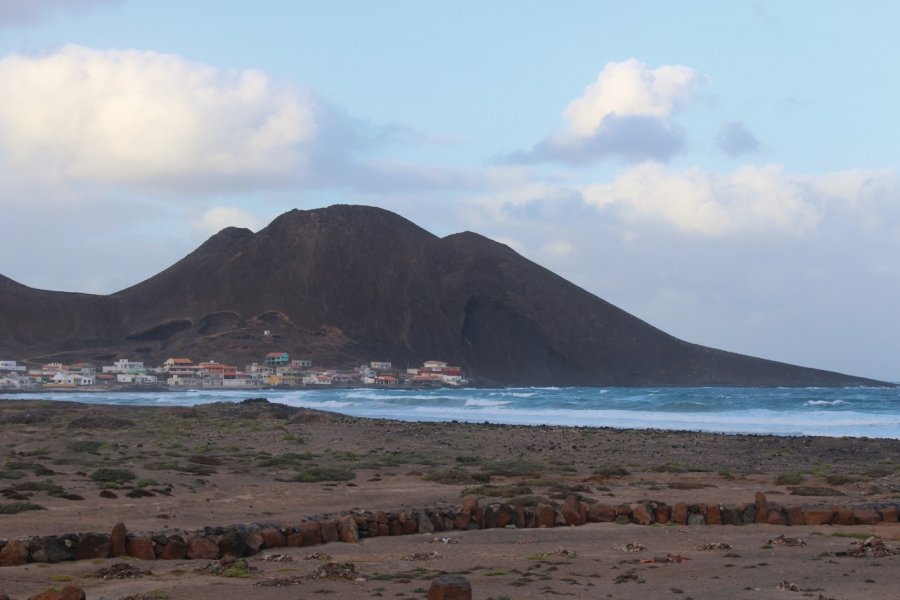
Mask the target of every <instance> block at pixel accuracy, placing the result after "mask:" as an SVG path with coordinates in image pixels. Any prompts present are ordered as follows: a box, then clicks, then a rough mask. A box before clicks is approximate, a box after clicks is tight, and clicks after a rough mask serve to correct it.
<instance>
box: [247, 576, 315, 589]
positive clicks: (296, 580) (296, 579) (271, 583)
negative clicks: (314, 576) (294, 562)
mask: <svg viewBox="0 0 900 600" xmlns="http://www.w3.org/2000/svg"><path fill="white" fill-rule="evenodd" d="M302 583H303V577H302V576H300V575H294V576H293V577H276V578H275V579H265V580H263V581H257V582H256V583H254V584H253V585H256V586H259V587H289V586H292V585H300V584H302Z"/></svg>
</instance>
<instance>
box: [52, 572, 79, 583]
mask: <svg viewBox="0 0 900 600" xmlns="http://www.w3.org/2000/svg"><path fill="white" fill-rule="evenodd" d="M74 579H75V578H74V577H72V576H71V575H63V574H60V573H57V574H54V575H51V576H50V581H58V582H64V581H72V580H74Z"/></svg>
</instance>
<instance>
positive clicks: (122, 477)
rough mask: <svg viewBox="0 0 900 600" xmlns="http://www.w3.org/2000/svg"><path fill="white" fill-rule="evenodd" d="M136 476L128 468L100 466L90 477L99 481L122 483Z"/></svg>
mask: <svg viewBox="0 0 900 600" xmlns="http://www.w3.org/2000/svg"><path fill="white" fill-rule="evenodd" d="M136 478H137V476H136V475H135V474H134V472H132V471H129V470H128V469H112V468H109V467H101V468H99V469H97V470H96V471H94V472H93V473H91V479H92V480H94V481H96V482H100V483H122V482H125V481H132V480H134V479H136Z"/></svg>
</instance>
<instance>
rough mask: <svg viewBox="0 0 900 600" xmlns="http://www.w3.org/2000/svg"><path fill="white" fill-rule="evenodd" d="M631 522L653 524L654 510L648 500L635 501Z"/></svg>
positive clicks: (632, 507)
mask: <svg viewBox="0 0 900 600" xmlns="http://www.w3.org/2000/svg"><path fill="white" fill-rule="evenodd" d="M631 522H632V523H637V524H638V525H652V524H653V511H652V510H651V508H650V505H649V504H647V503H646V502H635V503H634V504H632V505H631Z"/></svg>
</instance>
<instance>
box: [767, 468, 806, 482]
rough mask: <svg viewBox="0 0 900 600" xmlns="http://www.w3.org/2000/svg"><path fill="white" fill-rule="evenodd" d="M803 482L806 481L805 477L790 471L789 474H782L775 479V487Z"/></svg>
mask: <svg viewBox="0 0 900 600" xmlns="http://www.w3.org/2000/svg"><path fill="white" fill-rule="evenodd" d="M803 481H806V477H804V476H803V473H800V472H799V471H792V472H790V473H782V474H781V475H779V476H778V477H776V478H775V485H797V484H799V483H802V482H803Z"/></svg>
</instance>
